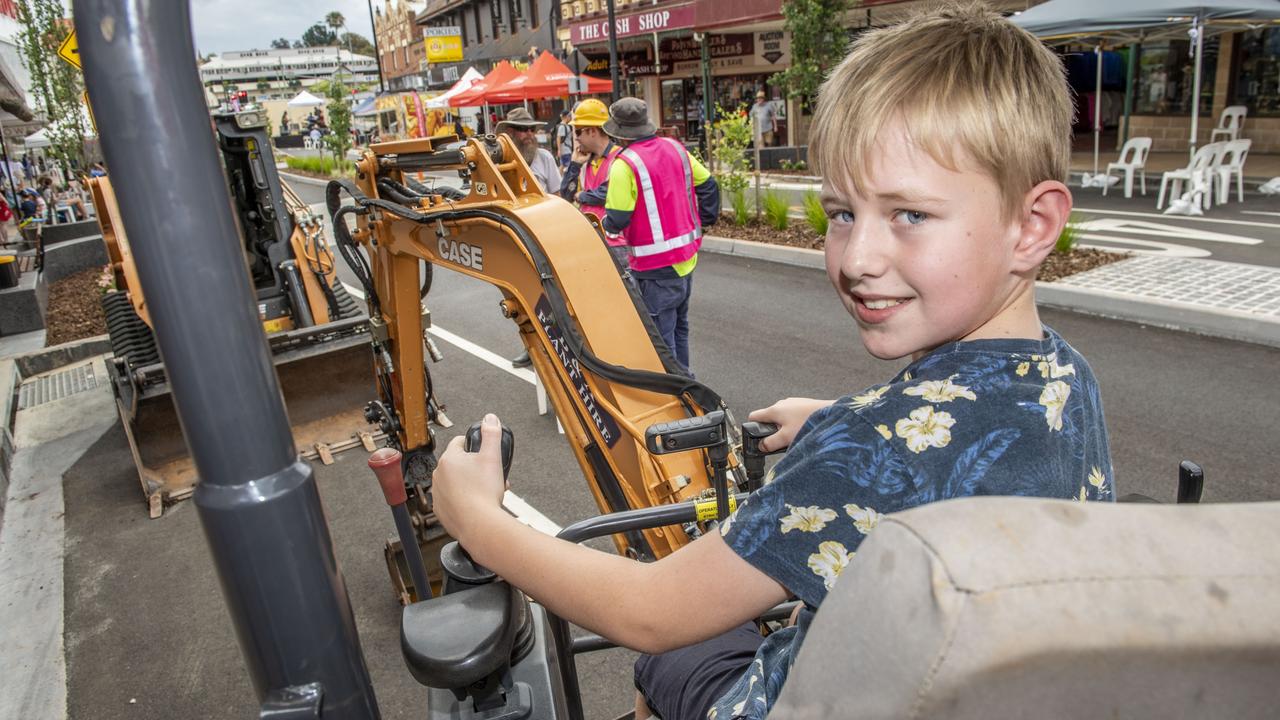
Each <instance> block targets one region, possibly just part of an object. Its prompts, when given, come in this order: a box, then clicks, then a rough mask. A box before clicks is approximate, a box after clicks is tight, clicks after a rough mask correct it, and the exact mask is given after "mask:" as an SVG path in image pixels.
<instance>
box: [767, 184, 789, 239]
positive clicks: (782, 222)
mask: <svg viewBox="0 0 1280 720" xmlns="http://www.w3.org/2000/svg"><path fill="white" fill-rule="evenodd" d="M761 204H762V205H763V206H764V217H765V221H766V222H768V223H769V224H770V225H772V226H773V227H774V229H776V230H786V229H787V213H788V212H790V211H791V203H789V202H787V196H786V195H783V194H782V193H780V192H778V191H777V190H765V191H764V198H763V199H762V200H761Z"/></svg>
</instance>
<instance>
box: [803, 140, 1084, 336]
mask: <svg viewBox="0 0 1280 720" xmlns="http://www.w3.org/2000/svg"><path fill="white" fill-rule="evenodd" d="M867 159H868V161H869V166H868V167H867V168H866V172H865V178H866V182H865V187H863V188H862V189H861V191H858V190H857V189H855V188H854V184H853V182H852V181H851V180H847V179H845V180H841V179H838V178H827V180H826V182H825V183H824V185H823V191H822V196H823V198H822V199H823V206H824V207H825V209H826V210H827V214H828V217H829V218H830V223H829V225H828V230H827V238H826V266H827V275H828V277H829V278H830V279H831V282H832V283H833V284H834V285H835V287H836V290H837V292H838V293H839V295H840V299H841V301H842V302H843V303H844V306H845V308H846V309H847V310H848V311H849V313H850V314H851V315H853V317H854V319H855V320H856V321H857V324H858V328H859V330H860V334H861V336H862V342H863V344H864V345H865V346H866V348H867V350H868V351H869V352H870V353H871V354H872V355H874V356H876V357H878V358H882V359H891V358H898V357H903V356H906V355H916V356H919V355H921V354H924V353H927V352H928V351H929V350H932V349H933V348H935V347H937V346H939V345H942V344H943V343H947V342H950V341H952V340H960V339H970V340H976V339H982V338H998V337H1031V338H1039V337H1040V335H1041V329H1040V324H1039V318H1038V316H1037V315H1036V313H1035V305H1034V297H1033V295H1032V290H1031V288H1032V287H1033V286H1034V273H1035V268H1036V267H1037V266H1038V265H1039V263H1040V261H1041V260H1042V259H1043V258H1044V254H1046V253H1047V248H1040V247H1039V246H1037V247H1035V248H1029V247H1028V245H1030V242H1029V241H1028V235H1029V231H1028V223H1030V224H1031V225H1032V226H1033V227H1032V228H1031V232H1030V234H1033V235H1035V234H1038V235H1043V234H1044V233H1045V232H1047V231H1048V230H1046V228H1045V227H1039V228H1037V227H1034V226H1035V224H1036V220H1035V219H1034V218H1033V219H1032V220H1028V219H1026V218H1025V217H1022V216H1021V215H1024V214H1026V213H1024V212H1023V209H1022V208H1020V209H1019V213H1018V215H1019V216H1018V217H1006V212H1005V208H1004V207H1003V206H1002V203H1001V193H1000V189H999V187H998V185H997V184H996V181H995V180H994V179H993V178H991V177H990V176H989V175H987V174H986V173H982V172H979V171H977V170H975V169H972V168H971V167H969V166H970V165H971V163H968V162H964V160H965V158H964V157H963V156H961V157H960V158H959V160H961V162H959V163H958V165H959V169H958V170H951V169H948V168H946V167H944V166H943V165H940V164H939V163H938V162H937V161H936V160H934V159H933V157H931V156H930V155H929V153H928V152H926V151H925V149H924V148H921V147H919V146H917V145H916V144H915V143H913V142H912V141H911V139H910V137H909V136H908V134H907V132H906V129H905V127H904V126H903V124H902V122H901V121H894V122H892V123H890V124H888V125H886V126H885V127H884V128H883V129H882V130H881V132H880V133H879V135H878V142H877V143H876V148H875V150H874V151H873V152H872V154H871V155H870V157H868V158H867ZM1042 185H1054V186H1057V187H1061V189H1062V191H1063V192H1066V193H1067V194H1066V197H1067V203H1068V204H1067V206H1066V207H1067V209H1068V210H1069V209H1070V204H1069V203H1070V194H1069V191H1066V188H1065V187H1062V186H1061V184H1060V183H1042ZM1039 188H1040V186H1037V190H1038V189H1039ZM1054 191H1055V192H1056V188H1054ZM1035 194H1036V191H1035V190H1033V191H1032V192H1031V193H1029V194H1028V202H1032V203H1033V204H1034V196H1035ZM1030 214H1031V215H1034V214H1035V213H1034V212H1032V213H1030ZM1059 229H1060V226H1059ZM1052 232H1053V236H1054V237H1056V235H1057V231H1056V230H1054V231H1052ZM1039 245H1043V239H1041V240H1040V243H1039ZM1049 247H1050V248H1051V247H1052V244H1050V245H1049ZM1041 249H1043V250H1044V252H1040V250H1041ZM1029 250H1030V252H1029Z"/></svg>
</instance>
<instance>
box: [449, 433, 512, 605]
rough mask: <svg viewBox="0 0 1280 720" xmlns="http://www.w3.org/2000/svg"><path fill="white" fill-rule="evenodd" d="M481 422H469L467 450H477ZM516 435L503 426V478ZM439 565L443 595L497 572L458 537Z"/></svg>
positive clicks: (508, 469)
mask: <svg viewBox="0 0 1280 720" xmlns="http://www.w3.org/2000/svg"><path fill="white" fill-rule="evenodd" d="M481 425H482V423H478V422H476V423H472V424H471V427H469V428H467V433H466V435H465V436H464V437H465V439H464V440H463V445H462V449H463V450H466V451H467V452H469V453H474V452H480V440H481V435H480V428H481ZM515 447H516V437H515V434H514V433H512V432H511V429H510V428H508V427H507V426H505V425H504V426H502V449H501V450H502V479H503V480H505V479H507V476H508V475H509V474H510V473H511V459H512V458H513V457H514V456H515ZM440 565H441V566H442V567H443V568H444V574H445V581H444V582H445V587H444V590H443V591H442V592H443V593H444V594H445V595H448V594H450V593H454V592H457V591H458V590H464V589H466V588H467V587H471V586H475V585H485V584H487V583H491V582H493V581H494V580H496V579H497V577H498V576H497V575H495V574H494V573H493V571H492V570H490V569H489V568H487V567H485V566H483V565H481V564H480V563H477V562H476V561H475V560H472V559H471V555H470V554H469V553H468V552H467V550H466V548H464V547H462V545H461V544H459V543H458V541H457V540H454V541H453V542H450V543H449V544H448V545H445V546H444V547H443V548H442V549H441V550H440Z"/></svg>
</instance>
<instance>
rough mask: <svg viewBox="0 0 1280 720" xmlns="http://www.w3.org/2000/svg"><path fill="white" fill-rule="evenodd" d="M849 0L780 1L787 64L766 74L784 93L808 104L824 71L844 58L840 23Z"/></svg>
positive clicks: (845, 39) (845, 42) (846, 37)
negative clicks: (787, 37) (788, 48)
mask: <svg viewBox="0 0 1280 720" xmlns="http://www.w3.org/2000/svg"><path fill="white" fill-rule="evenodd" d="M848 7H849V0H790V1H789V2H785V3H783V4H782V17H783V29H785V30H786V31H787V32H789V33H791V67H789V68H787V69H786V70H783V71H782V72H779V73H777V74H775V75H774V76H773V77H771V78H769V82H770V83H771V84H773V85H775V86H777V87H781V88H783V89H784V90H785V91H786V93H787V97H789V98H792V99H794V100H799V101H800V102H801V103H802V105H803V106H804V107H805V108H812V107H813V103H814V101H816V100H817V98H818V89H819V88H820V87H821V86H822V81H823V80H825V79H826V77H827V73H828V72H829V71H830V70H831V68H833V67H835V65H836V64H837V63H839V62H840V60H841V59H843V58H844V55H845V51H846V50H847V49H848V48H847V45H848V42H849V35H848V31H847V30H845V28H844V27H843V23H842V18H843V16H844V12H845V10H847V9H848Z"/></svg>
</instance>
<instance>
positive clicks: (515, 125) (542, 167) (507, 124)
mask: <svg viewBox="0 0 1280 720" xmlns="http://www.w3.org/2000/svg"><path fill="white" fill-rule="evenodd" d="M545 125H546V123H544V122H542V121H540V120H538V119H536V118H534V117H533V115H531V114H529V111H528V110H525V109H524V108H522V107H518V108H516V109H514V110H512V111H511V112H509V113H507V117H506V118H505V119H504V120H503V121H502V122H500V123H498V128H497V130H498V132H499V133H506V134H507V135H508V136H509V137H510V138H511V141H512V142H513V143H515V146H516V149H517V150H519V151H520V156H521V157H523V158H524V161H525V162H526V163H528V164H529V169H530V170H532V171H533V176H534V177H535V178H537V179H538V182H539V183H541V185H542V189H543V190H544V191H546V192H550V193H557V192H559V191H560V168H558V167H556V159H555V157H553V156H552V155H551V153H550V152H548V151H547V150H545V149H544V148H542V147H541V146H540V145H538V130H539V129H541V128H543V127H544V126H545Z"/></svg>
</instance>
